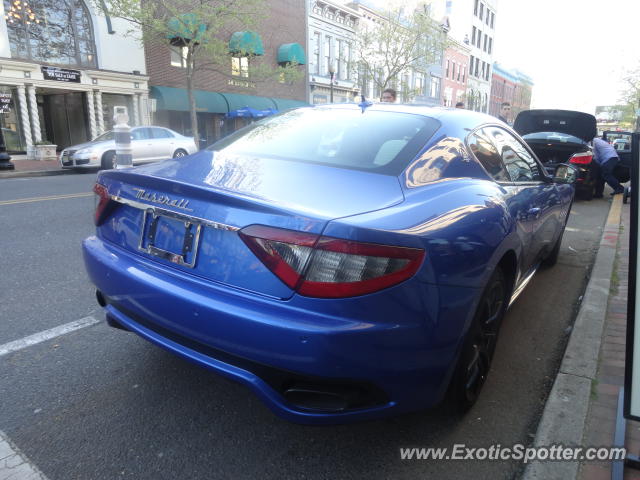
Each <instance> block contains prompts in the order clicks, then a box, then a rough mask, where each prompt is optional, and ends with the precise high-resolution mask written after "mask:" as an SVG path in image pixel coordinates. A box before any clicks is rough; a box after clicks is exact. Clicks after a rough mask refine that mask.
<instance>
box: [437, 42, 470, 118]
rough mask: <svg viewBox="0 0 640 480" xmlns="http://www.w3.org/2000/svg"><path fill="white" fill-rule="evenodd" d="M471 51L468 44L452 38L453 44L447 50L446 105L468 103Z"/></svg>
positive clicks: (444, 88)
mask: <svg viewBox="0 0 640 480" xmlns="http://www.w3.org/2000/svg"><path fill="white" fill-rule="evenodd" d="M469 51H470V47H469V46H468V45H465V44H463V43H461V42H457V41H456V40H451V44H450V45H449V46H448V47H447V49H446V50H445V53H444V66H443V79H442V104H443V105H444V106H446V107H454V106H455V105H456V103H458V102H463V103H464V104H465V105H466V100H467V98H466V93H467V76H468V75H467V74H468V68H469Z"/></svg>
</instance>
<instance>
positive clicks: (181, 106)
mask: <svg viewBox="0 0 640 480" xmlns="http://www.w3.org/2000/svg"><path fill="white" fill-rule="evenodd" d="M149 91H150V93H151V97H152V98H155V99H156V109H157V110H176V111H179V112H188V111H189V96H188V95H187V91H186V90H185V89H184V88H173V87H156V86H153V87H150V89H149ZM193 96H194V97H195V99H196V110H197V111H198V112H209V113H227V112H228V111H229V107H228V105H227V102H226V101H225V99H224V97H223V96H222V95H220V94H219V93H216V92H206V91H204V90H195V91H194V92H193Z"/></svg>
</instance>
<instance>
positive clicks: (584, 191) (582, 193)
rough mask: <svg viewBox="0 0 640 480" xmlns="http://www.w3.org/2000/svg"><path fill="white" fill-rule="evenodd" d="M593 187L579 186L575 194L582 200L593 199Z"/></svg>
mask: <svg viewBox="0 0 640 480" xmlns="http://www.w3.org/2000/svg"><path fill="white" fill-rule="evenodd" d="M594 189H595V187H593V186H589V187H586V188H581V189H579V190H576V196H578V197H580V198H581V199H582V200H593V195H594V193H593V192H594Z"/></svg>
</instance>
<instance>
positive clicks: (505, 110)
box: [498, 102, 511, 124]
mask: <svg viewBox="0 0 640 480" xmlns="http://www.w3.org/2000/svg"><path fill="white" fill-rule="evenodd" d="M510 112H511V104H510V103H509V102H502V105H500V114H499V115H498V118H499V119H500V120H502V121H503V122H504V123H507V124H508V123H509V120H507V116H508V115H509V113H510Z"/></svg>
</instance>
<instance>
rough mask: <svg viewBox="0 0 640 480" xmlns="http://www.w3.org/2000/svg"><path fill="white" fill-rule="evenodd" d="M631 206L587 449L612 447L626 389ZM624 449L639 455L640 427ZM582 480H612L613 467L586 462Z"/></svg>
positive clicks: (637, 475) (630, 474)
mask: <svg viewBox="0 0 640 480" xmlns="http://www.w3.org/2000/svg"><path fill="white" fill-rule="evenodd" d="M630 209H631V207H630V206H629V205H624V206H623V208H622V218H621V222H620V235H619V237H618V245H617V250H616V262H615V268H614V270H613V275H612V278H611V293H610V295H609V304H608V307H607V313H606V318H605V325H604V334H603V337H602V344H601V348H600V357H599V362H598V372H597V375H596V378H595V382H594V388H593V394H592V395H591V397H590V402H589V414H588V416H587V422H586V426H585V436H584V445H586V446H600V445H605V446H608V445H611V444H612V443H613V435H614V431H615V421H616V410H617V404H618V393H619V391H620V388H621V387H622V386H623V385H624V368H625V346H626V327H627V298H628V293H629V289H628V285H629V233H630V229H631V223H630ZM625 446H626V447H627V451H628V452H629V453H630V454H634V455H638V453H640V425H639V424H638V423H637V422H633V421H628V422H627V429H626V438H625ZM577 478H579V479H581V480H595V479H602V480H605V479H610V478H611V463H609V462H584V463H582V464H581V468H580V472H579V475H578V477H577ZM624 478H625V479H640V471H639V470H634V469H631V468H625V472H624Z"/></svg>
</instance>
